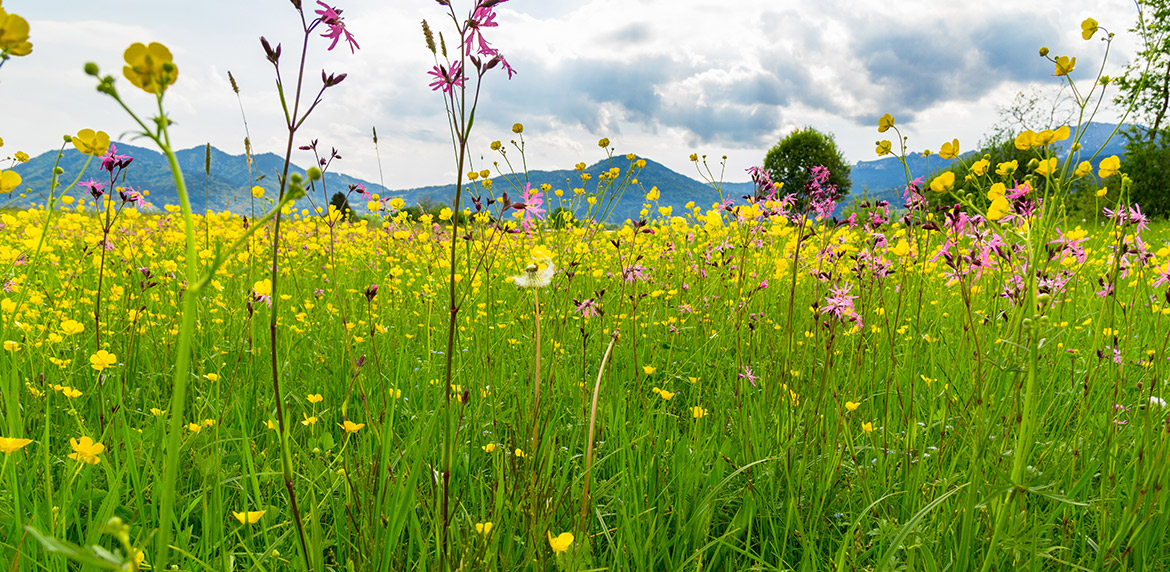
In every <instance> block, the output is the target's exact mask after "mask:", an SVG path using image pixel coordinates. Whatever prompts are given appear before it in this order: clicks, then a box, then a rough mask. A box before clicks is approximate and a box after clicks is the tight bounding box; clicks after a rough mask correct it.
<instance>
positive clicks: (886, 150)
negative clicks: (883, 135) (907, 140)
mask: <svg viewBox="0 0 1170 572" xmlns="http://www.w3.org/2000/svg"><path fill="white" fill-rule="evenodd" d="M893 148H894V144H893V143H890V140H889V139H882V140H881V141H878V142H877V148H876V149H874V151H875V152H876V153H877V154H878V156H879V157H880V156H882V155H889V154H890V153H892V152H893Z"/></svg>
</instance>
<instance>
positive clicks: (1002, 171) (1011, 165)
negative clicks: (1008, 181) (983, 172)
mask: <svg viewBox="0 0 1170 572" xmlns="http://www.w3.org/2000/svg"><path fill="white" fill-rule="evenodd" d="M1018 168H1020V162H1019V161H1016V160H1012V161H1007V162H1006V163H1000V164H999V165H996V167H995V174H996V175H999V176H1001V177H1006V176H1008V175H1011V174H1012V173H1015V172H1016V169H1018Z"/></svg>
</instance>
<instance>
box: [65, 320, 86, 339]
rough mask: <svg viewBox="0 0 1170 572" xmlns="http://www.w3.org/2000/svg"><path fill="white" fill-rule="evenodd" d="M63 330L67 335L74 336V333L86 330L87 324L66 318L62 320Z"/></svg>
mask: <svg viewBox="0 0 1170 572" xmlns="http://www.w3.org/2000/svg"><path fill="white" fill-rule="evenodd" d="M61 331H62V332H63V333H64V334H65V335H67V336H72V335H73V334H80V333H81V332H84V331H85V325H83V324H82V323H81V322H78V321H77V320H65V321H64V322H61Z"/></svg>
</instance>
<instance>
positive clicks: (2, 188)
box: [0, 171, 22, 193]
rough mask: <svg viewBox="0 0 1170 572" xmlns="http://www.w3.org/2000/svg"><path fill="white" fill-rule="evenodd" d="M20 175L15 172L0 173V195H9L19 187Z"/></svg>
mask: <svg viewBox="0 0 1170 572" xmlns="http://www.w3.org/2000/svg"><path fill="white" fill-rule="evenodd" d="M21 180H22V179H21V178H20V173H17V172H16V171H0V193H11V192H12V191H15V190H16V187H19V186H20V182H21Z"/></svg>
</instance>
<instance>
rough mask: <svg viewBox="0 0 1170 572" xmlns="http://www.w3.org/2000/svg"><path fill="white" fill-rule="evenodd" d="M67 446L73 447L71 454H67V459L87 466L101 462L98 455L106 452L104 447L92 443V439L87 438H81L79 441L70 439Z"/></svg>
mask: <svg viewBox="0 0 1170 572" xmlns="http://www.w3.org/2000/svg"><path fill="white" fill-rule="evenodd" d="M69 445H70V446H71V447H73V452H72V453H69V458H70V459H73V460H74V461H77V462H79V463H85V464H87V465H96V464H98V463H100V462H102V460H101V458H100V457H98V455H100V454H102V451H105V450H106V446H105V445H102V444H101V443H94V442H93V439H90V438H89V437H82V438H81V439H80V440H78V439H72V438H70V439H69Z"/></svg>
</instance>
